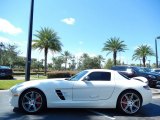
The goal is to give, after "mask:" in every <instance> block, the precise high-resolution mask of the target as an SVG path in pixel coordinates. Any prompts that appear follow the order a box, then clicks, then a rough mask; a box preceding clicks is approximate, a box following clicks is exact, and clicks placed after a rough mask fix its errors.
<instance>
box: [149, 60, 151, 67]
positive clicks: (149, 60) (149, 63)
mask: <svg viewBox="0 0 160 120" xmlns="http://www.w3.org/2000/svg"><path fill="white" fill-rule="evenodd" d="M150 61H151V60H148V63H149V68H150Z"/></svg>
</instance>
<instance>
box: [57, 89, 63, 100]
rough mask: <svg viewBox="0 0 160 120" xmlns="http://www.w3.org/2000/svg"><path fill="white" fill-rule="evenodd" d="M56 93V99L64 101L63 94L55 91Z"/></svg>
mask: <svg viewBox="0 0 160 120" xmlns="http://www.w3.org/2000/svg"><path fill="white" fill-rule="evenodd" d="M56 93H57V95H58V97H59V98H60V99H61V100H65V98H64V96H63V94H62V92H61V91H60V90H56Z"/></svg>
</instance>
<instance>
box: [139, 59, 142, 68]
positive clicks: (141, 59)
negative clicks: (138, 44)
mask: <svg viewBox="0 0 160 120" xmlns="http://www.w3.org/2000/svg"><path fill="white" fill-rule="evenodd" d="M141 60H142V58H139V61H140V67H141Z"/></svg>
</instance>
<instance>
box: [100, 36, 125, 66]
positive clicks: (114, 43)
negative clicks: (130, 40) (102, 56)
mask: <svg viewBox="0 0 160 120" xmlns="http://www.w3.org/2000/svg"><path fill="white" fill-rule="evenodd" d="M126 47H127V45H126V44H124V41H121V40H120V38H116V37H114V38H112V37H111V38H110V39H108V41H106V42H105V43H104V47H103V48H102V51H108V53H107V55H108V54H110V53H111V52H113V60H114V65H116V64H117V63H116V59H117V53H118V52H124V51H125V50H126Z"/></svg>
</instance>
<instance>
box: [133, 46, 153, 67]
mask: <svg viewBox="0 0 160 120" xmlns="http://www.w3.org/2000/svg"><path fill="white" fill-rule="evenodd" d="M154 55H155V54H154V52H153V50H152V48H151V47H150V46H148V45H140V46H138V48H137V49H135V50H134V54H133V56H132V59H133V60H140V59H141V58H142V62H143V66H144V67H146V60H147V56H154Z"/></svg>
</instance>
